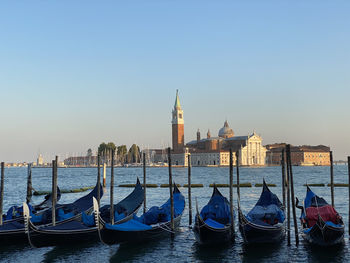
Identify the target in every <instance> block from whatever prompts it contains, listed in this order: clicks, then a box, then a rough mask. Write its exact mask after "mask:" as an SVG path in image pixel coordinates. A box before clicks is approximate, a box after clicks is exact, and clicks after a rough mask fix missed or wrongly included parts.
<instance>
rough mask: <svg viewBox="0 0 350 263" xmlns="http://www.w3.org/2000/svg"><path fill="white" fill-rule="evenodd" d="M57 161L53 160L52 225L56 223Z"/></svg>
mask: <svg viewBox="0 0 350 263" xmlns="http://www.w3.org/2000/svg"><path fill="white" fill-rule="evenodd" d="M57 161H58V157H57V156H56V158H55V160H52V225H53V226H55V225H56V202H57Z"/></svg>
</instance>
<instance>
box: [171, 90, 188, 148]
mask: <svg viewBox="0 0 350 263" xmlns="http://www.w3.org/2000/svg"><path fill="white" fill-rule="evenodd" d="M171 124H172V136H173V151H174V152H182V151H183V148H184V145H185V144H184V141H185V138H184V135H185V134H184V116H183V110H182V109H181V105H180V99H179V92H178V90H176V99H175V105H174V109H173V112H172V121H171Z"/></svg>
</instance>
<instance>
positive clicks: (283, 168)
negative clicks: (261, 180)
mask: <svg viewBox="0 0 350 263" xmlns="http://www.w3.org/2000/svg"><path fill="white" fill-rule="evenodd" d="M284 152H285V151H284V149H282V153H281V166H282V200H283V206H284V209H286V168H285V163H286V162H285V160H284Z"/></svg>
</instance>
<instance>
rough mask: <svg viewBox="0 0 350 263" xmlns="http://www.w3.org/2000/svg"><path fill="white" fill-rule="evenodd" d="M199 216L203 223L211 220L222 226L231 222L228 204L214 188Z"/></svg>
mask: <svg viewBox="0 0 350 263" xmlns="http://www.w3.org/2000/svg"><path fill="white" fill-rule="evenodd" d="M200 216H201V218H202V219H203V220H204V221H206V220H207V219H212V220H215V221H216V222H218V223H220V224H224V225H226V224H229V223H230V222H231V220H230V217H231V216H230V203H229V202H228V200H227V198H226V197H224V196H222V194H221V193H220V192H219V190H218V189H217V188H216V186H215V187H214V190H213V195H212V197H211V198H210V200H209V202H208V204H207V205H206V206H204V207H203V208H202V211H201V213H200Z"/></svg>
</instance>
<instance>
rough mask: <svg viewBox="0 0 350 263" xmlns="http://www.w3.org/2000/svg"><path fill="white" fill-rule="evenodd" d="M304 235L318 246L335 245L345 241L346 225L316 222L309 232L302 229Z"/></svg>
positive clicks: (308, 240)
mask: <svg viewBox="0 0 350 263" xmlns="http://www.w3.org/2000/svg"><path fill="white" fill-rule="evenodd" d="M302 237H303V238H304V239H305V240H306V241H307V242H309V243H311V244H315V245H318V246H334V245H338V244H340V243H342V242H344V226H342V227H331V226H329V225H326V224H324V225H320V224H315V225H314V226H313V227H312V228H311V229H310V231H308V232H307V233H305V232H304V230H302Z"/></svg>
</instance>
